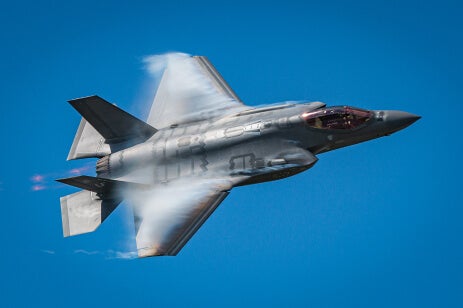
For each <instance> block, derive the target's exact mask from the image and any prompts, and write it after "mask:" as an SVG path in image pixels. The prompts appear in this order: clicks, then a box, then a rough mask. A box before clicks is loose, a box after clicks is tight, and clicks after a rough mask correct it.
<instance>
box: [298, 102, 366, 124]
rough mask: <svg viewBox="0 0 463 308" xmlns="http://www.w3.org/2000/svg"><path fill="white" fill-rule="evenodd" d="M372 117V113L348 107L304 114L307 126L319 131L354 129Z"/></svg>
mask: <svg viewBox="0 0 463 308" xmlns="http://www.w3.org/2000/svg"><path fill="white" fill-rule="evenodd" d="M371 117H372V112H371V111H368V110H364V109H359V108H354V107H348V106H343V107H330V108H324V109H321V110H316V111H311V112H306V113H304V114H302V118H303V119H305V122H306V123H307V125H309V126H310V127H313V128H319V129H354V128H356V127H359V126H361V125H362V124H364V123H366V122H367V121H368V120H369V119H370V118H371Z"/></svg>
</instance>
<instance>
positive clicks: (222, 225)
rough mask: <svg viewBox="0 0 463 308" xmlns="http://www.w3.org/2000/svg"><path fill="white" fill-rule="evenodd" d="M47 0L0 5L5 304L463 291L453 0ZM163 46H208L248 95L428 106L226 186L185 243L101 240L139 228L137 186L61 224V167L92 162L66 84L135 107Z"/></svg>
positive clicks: (203, 50) (274, 299) (314, 299)
mask: <svg viewBox="0 0 463 308" xmlns="http://www.w3.org/2000/svg"><path fill="white" fill-rule="evenodd" d="M41 2H42V3H40V4H38V2H36V1H25V2H21V3H19V2H16V3H13V2H11V3H6V2H4V3H2V5H1V8H0V26H1V30H0V42H1V48H0V74H1V82H0V104H1V113H0V114H1V121H0V126H1V136H2V141H3V146H2V151H1V153H0V155H1V157H0V158H1V159H0V196H1V203H2V204H1V209H2V214H1V215H0V228H1V232H0V236H1V243H2V249H1V250H0V251H1V252H0V277H1V288H0V299H1V305H2V306H3V307H13V306H15V307H17V306H29V307H30V306H45V305H46V306H61V307H62V306H64V305H66V307H95V306H109V305H114V306H140V305H148V306H155V305H156V306H183V307H191V306H215V307H217V306H219V307H220V306H229V307H235V306H254V307H255V306H279V307H281V306H302V307H307V306H310V307H462V306H463V248H462V247H463V245H462V234H463V229H462V216H463V209H462V206H463V202H462V194H461V190H462V179H461V178H462V173H463V170H462V169H463V168H462V163H461V159H458V157H461V149H462V146H461V145H462V136H461V133H460V132H461V131H462V125H461V115H460V110H461V106H462V105H461V97H462V89H463V84H462V77H461V76H462V73H463V67H462V59H461V56H462V54H463V38H462V34H461V30H462V29H463V18H462V12H463V7H462V5H461V4H460V3H461V2H460V1H319V2H320V3H318V4H317V3H311V2H309V1H294V2H293V1H283V2H280V4H278V5H274V4H271V3H263V2H260V3H259V4H253V3H252V1H232V2H229V3H228V4H221V3H219V2H216V1H215V2H211V3H204V2H201V1H194V2H192V3H183V2H177V1H175V2H174V1H166V2H168V4H167V3H162V2H159V3H155V2H154V1H147V2H146V3H145V2H134V1H132V2H131V3H126V4H115V3H116V2H113V1H107V2H102V1H82V0H80V1H41ZM168 51H181V52H187V53H191V54H199V55H206V56H208V57H209V59H210V60H211V61H212V63H214V64H215V66H216V67H217V68H218V70H219V71H220V72H221V73H222V75H223V76H224V77H225V79H226V80H227V81H228V82H229V84H230V85H231V86H232V87H233V88H234V90H235V91H236V92H237V93H238V95H239V96H240V97H241V98H242V99H243V101H245V102H246V103H247V104H249V105H257V104H266V103H273V102H278V101H284V100H290V99H292V100H299V99H306V100H320V101H324V102H326V103H328V104H329V105H342V104H347V105H354V106H358V107H363V108H370V109H400V110H404V111H409V112H412V113H416V114H419V115H421V116H422V117H423V118H422V119H421V120H420V121H419V122H417V123H415V124H414V125H413V126H411V127H410V128H408V129H406V130H404V131H401V132H399V133H397V134H395V135H393V136H391V137H387V138H382V139H378V140H374V141H371V142H368V143H364V144H360V145H356V146H353V147H349V148H345V149H341V150H337V151H334V152H331V153H327V154H323V155H321V156H320V157H319V158H320V161H319V162H318V163H317V164H316V165H315V167H314V168H313V169H311V170H309V171H307V172H305V173H303V174H300V175H297V176H295V177H292V178H289V179H286V180H282V181H278V182H273V183H266V184H261V185H255V186H249V187H243V188H238V189H235V190H234V191H233V192H232V194H231V195H230V196H229V197H228V198H227V199H226V200H225V202H224V203H223V204H222V205H221V206H220V207H219V208H218V210H217V211H216V212H215V213H214V215H213V216H212V217H211V218H210V219H209V220H208V221H207V222H206V223H205V225H204V226H203V227H202V228H201V229H200V231H199V232H198V233H197V234H196V236H195V237H193V239H192V240H191V241H190V242H189V243H188V244H187V245H186V246H185V248H184V249H183V250H182V251H181V253H180V254H179V255H178V256H177V257H167V258H148V259H141V260H120V259H108V255H111V252H110V251H109V250H115V251H124V250H127V249H128V247H127V241H128V239H130V238H131V237H132V236H133V230H132V228H133V223H132V222H130V218H129V215H128V208H127V207H126V206H122V207H120V208H118V210H117V211H116V212H115V213H114V214H113V215H112V216H111V217H110V218H109V219H108V220H107V221H106V222H105V223H104V224H103V225H102V226H101V227H100V229H99V230H97V232H94V233H92V234H87V235H82V236H78V237H74V238H66V239H64V238H63V237H62V229H61V214H60V207H59V197H60V196H62V195H66V194H69V193H72V192H74V191H75V190H74V189H73V188H71V187H64V185H58V184H54V183H53V182H52V179H53V178H57V177H60V176H66V175H68V174H69V170H71V169H72V168H77V167H81V166H83V165H85V164H86V162H85V161H77V162H66V161H65V160H66V156H67V153H68V150H69V147H70V145H71V143H72V139H73V137H74V133H75V130H76V128H77V125H78V123H79V116H78V114H77V113H76V112H75V111H74V110H73V109H72V108H71V107H70V106H69V105H68V104H67V103H66V100H68V99H72V98H76V97H80V96H87V95H91V94H98V95H100V96H102V97H104V98H106V99H107V100H110V101H111V102H115V103H117V104H118V105H119V106H121V107H122V108H125V109H126V110H128V111H130V112H132V113H134V114H136V115H139V116H141V115H142V114H143V112H142V111H141V108H140V105H139V103H140V101H142V99H143V97H144V95H143V94H142V93H143V91H144V89H146V74H145V72H144V71H143V69H142V63H141V59H142V58H143V56H146V55H149V54H158V53H164V52H168ZM457 153H458V154H460V155H458V156H457ZM90 162H91V163H92V164H93V163H94V162H93V161H90ZM37 174H39V175H45V179H44V180H43V183H42V185H45V186H46V189H43V190H39V191H33V190H32V185H33V184H34V183H33V182H32V181H31V177H32V176H34V175H37ZM87 174H92V171H88V172H87ZM79 251H80V252H79ZM82 251H86V252H98V253H95V254H92V255H88V254H85V253H83V252H82Z"/></svg>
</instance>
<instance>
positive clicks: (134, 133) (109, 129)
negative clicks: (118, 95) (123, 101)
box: [69, 95, 157, 144]
mask: <svg viewBox="0 0 463 308" xmlns="http://www.w3.org/2000/svg"><path fill="white" fill-rule="evenodd" d="M69 103H70V104H71V105H72V107H74V108H75V109H76V110H77V111H78V112H79V113H80V114H81V115H82V117H84V119H85V120H87V122H88V123H90V124H91V125H92V126H93V127H94V128H95V129H96V130H97V131H98V133H100V135H101V136H103V138H104V139H106V143H109V144H111V143H119V142H124V141H129V140H133V139H142V140H146V139H148V138H150V137H151V136H152V135H154V134H155V133H156V132H157V130H156V129H155V128H154V127H152V126H151V125H149V124H146V123H145V122H143V121H141V120H140V119H137V118H136V117H134V116H132V115H131V114H129V113H127V112H125V111H124V110H122V109H120V108H118V107H116V106H115V105H113V104H111V103H109V102H107V101H105V100H104V99H102V98H101V97H99V96H97V95H94V96H88V97H83V98H77V99H73V100H70V101H69Z"/></svg>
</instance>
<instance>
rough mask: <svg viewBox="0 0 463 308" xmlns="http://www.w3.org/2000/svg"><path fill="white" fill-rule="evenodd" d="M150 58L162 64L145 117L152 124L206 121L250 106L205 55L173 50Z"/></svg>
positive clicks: (162, 125) (158, 125)
mask: <svg viewBox="0 0 463 308" xmlns="http://www.w3.org/2000/svg"><path fill="white" fill-rule="evenodd" d="M153 61H157V62H163V63H161V64H163V65H164V66H165V69H164V73H163V75H162V78H161V81H160V83H159V86H158V89H157V92H156V96H155V98H154V101H153V104H152V106H151V110H150V114H149V116H148V120H147V123H149V124H150V125H152V126H153V127H156V128H163V127H167V126H169V125H174V124H182V123H189V122H196V121H202V120H208V119H210V118H213V117H216V116H219V115H221V116H223V115H226V114H229V113H235V112H239V111H242V110H245V109H249V107H247V106H245V105H244V104H243V103H242V102H241V101H240V99H239V98H238V96H237V95H236V94H235V92H233V90H232V89H231V88H230V86H229V85H228V84H227V83H226V82H225V80H224V79H223V78H222V76H220V74H219V73H218V72H217V70H216V69H215V68H214V66H213V65H212V64H211V63H210V62H209V60H208V59H207V58H206V57H202V56H194V57H191V56H189V55H186V54H178V53H176V54H169V55H168V56H166V57H165V58H164V60H159V59H158V60H153ZM152 64H153V65H154V66H159V64H160V63H152Z"/></svg>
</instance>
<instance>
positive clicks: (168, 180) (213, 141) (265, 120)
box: [58, 54, 420, 257]
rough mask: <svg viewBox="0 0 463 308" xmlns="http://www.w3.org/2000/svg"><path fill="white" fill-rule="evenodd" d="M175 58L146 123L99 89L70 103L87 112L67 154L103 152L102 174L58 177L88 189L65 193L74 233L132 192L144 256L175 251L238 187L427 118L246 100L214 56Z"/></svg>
mask: <svg viewBox="0 0 463 308" xmlns="http://www.w3.org/2000/svg"><path fill="white" fill-rule="evenodd" d="M166 59H167V60H166V61H165V63H164V66H165V67H164V70H163V73H162V77H161V78H160V82H159V85H158V89H157V91H156V94H155V97H154V101H153V103H152V105H151V110H150V113H149V116H148V118H147V121H146V122H145V121H142V120H140V119H138V118H136V117H134V116H132V115H131V114H129V113H127V112H125V111H123V110H122V109H120V108H118V107H116V106H115V105H113V104H111V103H109V102H107V101H105V100H104V99H102V98H100V97H98V96H89V97H83V98H78V99H74V100H71V101H69V103H70V104H71V105H72V107H74V108H75V109H76V110H77V112H79V113H80V115H81V116H82V120H81V122H80V125H79V127H78V130H77V133H76V136H75V138H74V142H73V144H72V146H71V150H70V152H69V156H68V158H67V159H68V160H73V159H82V158H97V159H98V160H97V162H96V177H93V176H77V177H71V178H66V179H60V180H58V181H60V182H62V183H65V184H68V185H72V186H75V187H78V188H80V189H82V190H81V191H79V192H77V193H74V194H71V195H67V196H64V197H61V198H60V201H61V213H62V225H63V233H64V236H65V237H67V236H73V235H77V234H82V233H88V232H92V231H94V230H95V229H96V228H97V227H98V226H99V225H100V224H101V223H103V221H104V220H105V219H106V218H107V217H108V216H109V215H110V214H111V213H112V212H113V211H114V209H115V208H116V207H117V206H118V205H119V204H120V203H121V202H122V201H123V200H126V201H127V202H128V203H129V204H131V205H132V207H133V213H134V224H135V233H136V245H137V253H138V256H139V257H150V256H175V255H177V253H178V252H179V251H180V250H181V249H182V248H183V247H184V245H185V244H186V243H187V242H188V240H189V239H190V238H191V237H192V236H193V235H194V234H195V232H196V231H197V230H198V229H199V228H200V227H201V225H202V224H203V223H204V222H205V221H206V220H207V219H208V218H209V216H210V215H211V214H212V213H213V212H214V210H215V209H216V208H217V207H218V206H219V204H220V203H221V202H222V201H223V200H224V199H225V197H227V195H228V194H229V193H230V191H231V190H232V188H234V187H238V186H243V185H250V184H256V183H262V182H266V181H274V180H278V179H283V178H286V177H289V176H292V175H295V174H297V173H300V172H302V171H305V170H307V169H309V168H311V167H312V166H314V165H315V163H316V162H317V160H318V157H317V156H318V155H320V154H322V153H324V152H327V151H332V150H335V149H339V148H341V147H346V146H349V145H353V144H356V143H360V142H363V141H367V140H371V139H375V138H378V137H383V136H388V135H390V134H392V133H394V132H397V131H399V130H401V129H403V128H405V127H407V126H409V125H411V124H412V123H413V122H415V121H417V120H418V119H419V118H420V117H419V116H417V115H414V114H411V113H408V112H403V111H394V110H366V109H361V108H357V107H351V106H335V107H329V106H327V105H326V104H325V103H322V102H285V103H280V104H274V105H267V106H263V107H262V106H261V107H253V106H246V105H245V104H244V103H243V102H242V101H241V100H240V99H239V97H238V96H237V95H236V94H235V92H234V91H233V90H232V89H231V88H230V86H229V85H228V84H227V83H226V82H225V81H224V79H223V78H222V77H221V75H220V74H219V73H218V72H217V70H216V69H215V68H214V67H213V65H212V64H211V63H210V62H209V61H208V59H207V58H206V57H203V56H189V55H185V54H174V55H170V56H169V57H167V58H166ZM230 232H233V230H230Z"/></svg>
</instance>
